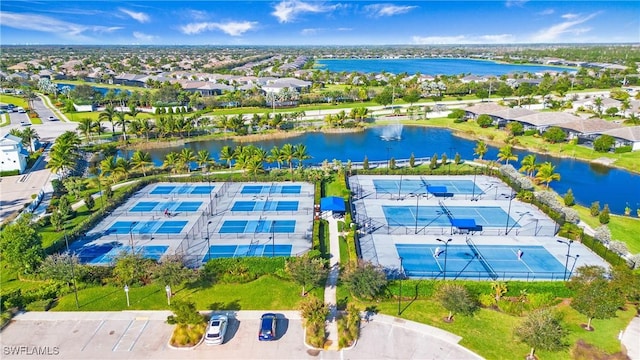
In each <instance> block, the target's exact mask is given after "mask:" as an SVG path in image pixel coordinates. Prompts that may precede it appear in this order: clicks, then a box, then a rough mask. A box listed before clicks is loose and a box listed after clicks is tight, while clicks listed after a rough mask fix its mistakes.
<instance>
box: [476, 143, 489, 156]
mask: <svg viewBox="0 0 640 360" xmlns="http://www.w3.org/2000/svg"><path fill="white" fill-rule="evenodd" d="M487 151H489V148H488V147H487V144H485V142H484V141H478V142H477V143H476V147H475V148H474V149H473V154H474V155H478V158H479V159H480V160H482V158H483V157H484V155H485V154H486V153H487Z"/></svg>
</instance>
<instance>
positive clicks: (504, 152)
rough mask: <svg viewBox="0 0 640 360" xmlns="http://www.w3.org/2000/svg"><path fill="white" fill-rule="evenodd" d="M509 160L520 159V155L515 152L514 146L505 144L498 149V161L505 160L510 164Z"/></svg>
mask: <svg viewBox="0 0 640 360" xmlns="http://www.w3.org/2000/svg"><path fill="white" fill-rule="evenodd" d="M509 160H513V161H518V155H516V154H514V153H513V146H511V145H505V146H503V147H501V148H500V150H499V151H498V161H504V163H505V164H506V165H509Z"/></svg>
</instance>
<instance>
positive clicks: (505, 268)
mask: <svg viewBox="0 0 640 360" xmlns="http://www.w3.org/2000/svg"><path fill="white" fill-rule="evenodd" d="M438 245H440V246H438ZM444 249H445V247H444V246H442V244H434V245H424V244H396V250H397V252H398V256H400V257H401V258H402V260H403V262H402V264H403V268H404V273H405V274H406V275H407V276H410V277H429V278H438V277H442V276H443V275H444V262H445V253H444ZM518 249H520V250H521V251H522V252H523V255H522V258H521V259H518ZM436 250H438V251H441V253H440V255H439V256H437V257H436V256H435V251H436ZM446 261H447V265H446V266H447V268H446V271H447V273H446V277H447V278H448V279H455V278H475V279H497V278H501V279H510V278H516V279H531V278H536V279H562V278H563V276H564V272H565V267H564V265H563V264H561V263H560V261H558V260H557V259H556V258H555V257H553V256H552V255H551V254H550V253H549V252H548V251H547V250H546V249H545V248H544V247H543V246H519V247H517V246H510V245H474V244H473V243H471V244H466V245H449V246H447V252H446Z"/></svg>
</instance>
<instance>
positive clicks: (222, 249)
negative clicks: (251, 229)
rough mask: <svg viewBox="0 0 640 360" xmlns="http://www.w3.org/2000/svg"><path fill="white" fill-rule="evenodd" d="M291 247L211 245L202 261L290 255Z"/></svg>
mask: <svg viewBox="0 0 640 360" xmlns="http://www.w3.org/2000/svg"><path fill="white" fill-rule="evenodd" d="M291 248H292V246H291V245H275V246H273V245H212V246H211V247H209V254H205V255H204V257H203V258H202V261H203V262H206V261H207V259H217V258H230V257H243V256H264V257H272V256H291Z"/></svg>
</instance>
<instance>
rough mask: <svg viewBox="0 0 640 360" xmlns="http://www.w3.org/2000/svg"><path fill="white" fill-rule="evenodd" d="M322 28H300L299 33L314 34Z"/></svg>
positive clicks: (304, 34)
mask: <svg viewBox="0 0 640 360" xmlns="http://www.w3.org/2000/svg"><path fill="white" fill-rule="evenodd" d="M322 30H323V29H320V28H312V29H302V30H300V35H303V36H307V35H315V34H317V33H318V32H320V31H322Z"/></svg>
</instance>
